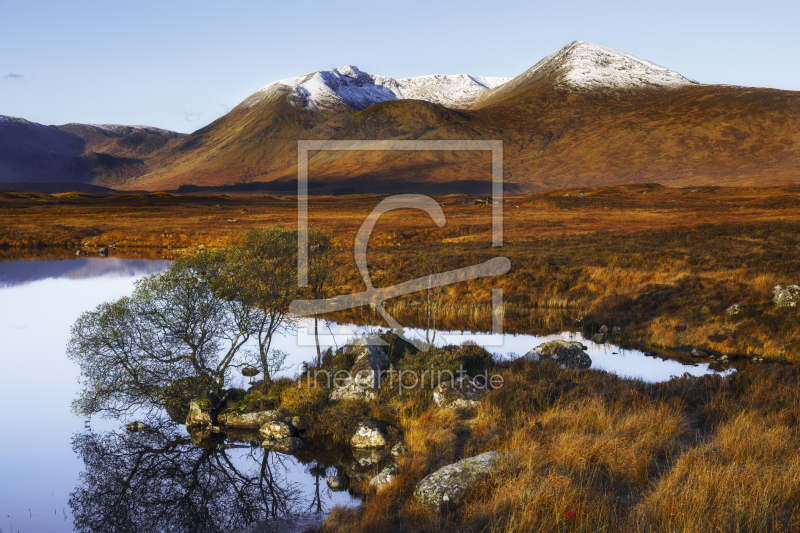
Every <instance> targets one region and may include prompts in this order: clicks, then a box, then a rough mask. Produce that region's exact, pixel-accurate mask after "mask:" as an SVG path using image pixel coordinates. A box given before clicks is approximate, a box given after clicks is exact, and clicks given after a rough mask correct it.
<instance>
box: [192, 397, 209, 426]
mask: <svg viewBox="0 0 800 533" xmlns="http://www.w3.org/2000/svg"><path fill="white" fill-rule="evenodd" d="M209 407H210V406H209V402H208V400H206V399H205V398H200V399H197V400H192V401H191V402H189V414H188V415H186V426H187V427H204V426H210V425H211V414H210V413H209V412H208V410H209Z"/></svg>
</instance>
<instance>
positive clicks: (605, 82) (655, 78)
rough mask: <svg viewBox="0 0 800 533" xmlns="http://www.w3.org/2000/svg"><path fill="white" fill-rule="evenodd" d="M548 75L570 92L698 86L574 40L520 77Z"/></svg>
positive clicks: (626, 56) (671, 72)
mask: <svg viewBox="0 0 800 533" xmlns="http://www.w3.org/2000/svg"><path fill="white" fill-rule="evenodd" d="M549 74H556V75H558V77H559V78H560V80H559V83H560V84H561V85H564V86H567V87H569V88H572V89H598V88H610V89H633V88H638V87H658V88H669V87H680V86H684V85H697V84H698V82H696V81H695V80H692V79H689V78H687V77H685V76H682V75H680V74H678V73H677V72H675V71H674V70H670V69H668V68H665V67H662V66H659V65H656V64H655V63H651V62H650V61H646V60H644V59H640V58H638V57H635V56H632V55H630V54H626V53H623V52H618V51H617V50H614V49H613V48H608V47H606V46H600V45H597V44H592V43H587V42H583V41H574V42H572V43H570V44H568V45H567V46H565V47H564V48H562V49H561V50H559V51H558V52H556V53H555V54H553V55H550V56H547V57H545V58H544V59H542V60H541V61H539V62H538V63H536V64H535V65H534V66H533V67H531V68H530V69H528V71H527V72H526V73H525V74H523V76H536V77H544V76H547V75H549Z"/></svg>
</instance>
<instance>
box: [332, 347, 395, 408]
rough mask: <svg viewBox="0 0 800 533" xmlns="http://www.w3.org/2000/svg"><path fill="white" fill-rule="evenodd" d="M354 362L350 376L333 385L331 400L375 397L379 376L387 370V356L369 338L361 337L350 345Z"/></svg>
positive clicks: (370, 398)
mask: <svg viewBox="0 0 800 533" xmlns="http://www.w3.org/2000/svg"><path fill="white" fill-rule="evenodd" d="M352 350H353V351H354V352H355V356H356V360H355V364H353V368H351V369H350V375H349V376H348V377H347V378H345V379H343V380H339V381H337V382H336V383H334V385H335V387H334V389H333V391H331V395H330V398H331V400H364V401H369V400H372V399H373V398H374V397H375V391H376V390H378V387H380V384H381V374H382V372H383V371H384V370H386V369H387V368H389V356H388V355H386V351H385V350H384V349H383V347H382V346H379V345H378V344H377V342H376V341H375V340H373V339H371V338H369V337H362V338H360V339H358V340H356V341H355V342H354V343H353V345H352Z"/></svg>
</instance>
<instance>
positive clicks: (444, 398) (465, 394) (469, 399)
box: [433, 377, 486, 409]
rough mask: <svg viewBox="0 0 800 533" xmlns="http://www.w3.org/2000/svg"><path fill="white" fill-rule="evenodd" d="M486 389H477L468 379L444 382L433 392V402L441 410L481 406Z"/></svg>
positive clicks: (461, 378) (462, 378)
mask: <svg viewBox="0 0 800 533" xmlns="http://www.w3.org/2000/svg"><path fill="white" fill-rule="evenodd" d="M484 394H486V389H485V388H481V387H478V386H477V385H476V384H475V382H474V381H472V380H470V379H469V378H468V377H460V378H458V379H454V380H452V381H444V382H442V383H439V385H438V386H437V387H436V388H435V389H434V390H433V401H434V403H436V405H437V406H438V407H441V408H443V409H458V408H465V407H476V406H478V405H480V404H481V400H482V399H483V396H484Z"/></svg>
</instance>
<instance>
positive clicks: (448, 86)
mask: <svg viewBox="0 0 800 533" xmlns="http://www.w3.org/2000/svg"><path fill="white" fill-rule="evenodd" d="M508 79H509V78H489V77H482V76H469V75H466V74H458V75H454V76H446V75H442V74H435V75H431V76H420V77H416V78H403V79H400V80H395V79H394V78H390V77H387V76H379V75H376V74H370V73H368V72H364V71H362V70H359V69H358V67H355V66H352V65H346V66H343V67H337V68H332V69H325V70H320V71H317V72H312V73H310V74H305V75H303V76H296V77H293V78H287V79H283V80H279V81H276V82H273V83H270V84H269V85H267V86H266V87H263V88H261V89H259V90H258V91H256V92H255V93H253V94H251V95H250V96H248V97H247V98H246V99H245V100H244V101H243V102H242V103H241V104H239V106H238V107H239V108H244V109H247V108H249V107H252V106H253V105H255V104H257V103H259V102H261V101H263V100H265V99H268V98H270V97H272V96H275V95H278V94H279V93H288V94H286V96H287V99H288V101H289V103H290V104H292V105H293V106H295V107H297V108H301V109H310V110H313V111H319V112H326V111H336V110H337V109H341V108H342V107H343V106H347V107H349V108H353V109H356V110H359V111H360V110H361V109H364V108H366V107H369V106H371V105H373V104H377V103H379V102H386V101H389V100H402V99H414V100H425V101H428V102H433V103H436V104H441V105H444V106H446V107H451V108H455V109H461V108H467V107H469V105H470V104H471V103H472V101H473V100H474V99H475V98H476V97H477V96H478V95H480V94H481V93H483V92H485V91H488V90H489V89H492V88H494V87H497V86H498V85H501V84H502V83H505V82H506V81H508ZM345 109H346V108H345Z"/></svg>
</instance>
